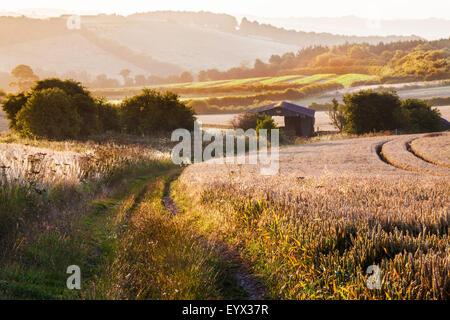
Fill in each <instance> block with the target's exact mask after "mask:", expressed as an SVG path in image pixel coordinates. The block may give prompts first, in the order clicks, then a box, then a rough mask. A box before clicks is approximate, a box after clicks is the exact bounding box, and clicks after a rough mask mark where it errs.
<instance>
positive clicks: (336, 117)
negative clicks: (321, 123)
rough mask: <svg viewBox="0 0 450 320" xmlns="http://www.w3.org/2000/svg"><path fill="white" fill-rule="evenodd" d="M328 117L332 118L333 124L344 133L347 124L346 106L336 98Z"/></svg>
mask: <svg viewBox="0 0 450 320" xmlns="http://www.w3.org/2000/svg"><path fill="white" fill-rule="evenodd" d="M328 116H329V117H330V120H331V124H332V125H334V126H335V127H336V128H338V130H339V132H342V130H343V129H344V127H345V123H346V120H345V111H344V106H343V105H342V104H340V103H339V102H338V101H337V100H336V99H335V98H333V100H332V105H331V107H330V108H329V110H328Z"/></svg>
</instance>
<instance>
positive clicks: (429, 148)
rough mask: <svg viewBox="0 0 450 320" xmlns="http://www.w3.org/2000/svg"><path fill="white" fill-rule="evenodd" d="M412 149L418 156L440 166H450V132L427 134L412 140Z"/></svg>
mask: <svg viewBox="0 0 450 320" xmlns="http://www.w3.org/2000/svg"><path fill="white" fill-rule="evenodd" d="M409 146H410V149H411V151H412V152H413V153H414V154H415V155H416V156H418V157H420V158H422V159H424V160H425V161H428V162H430V163H433V164H435V165H438V166H443V167H447V168H450V153H449V151H448V150H450V133H448V132H447V133H435V134H429V135H425V136H423V137H421V138H419V139H415V140H413V141H411V143H410V144H409Z"/></svg>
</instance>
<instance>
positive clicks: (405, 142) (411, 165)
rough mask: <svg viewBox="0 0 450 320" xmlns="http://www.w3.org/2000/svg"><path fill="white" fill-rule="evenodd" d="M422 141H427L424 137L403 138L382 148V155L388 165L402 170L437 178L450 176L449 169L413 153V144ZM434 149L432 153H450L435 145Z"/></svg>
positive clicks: (411, 136) (407, 136) (408, 136)
mask: <svg viewBox="0 0 450 320" xmlns="http://www.w3.org/2000/svg"><path fill="white" fill-rule="evenodd" d="M421 139H425V138H423V135H405V136H401V137H399V138H397V139H394V140H392V141H389V142H387V143H385V144H383V146H382V148H381V155H382V156H383V158H384V159H385V160H386V161H387V162H388V163H390V164H392V165H393V166H396V167H398V168H400V169H404V170H410V171H416V172H422V173H426V174H431V175H436V176H448V175H450V170H449V169H448V168H444V167H440V166H437V165H435V164H433V163H432V161H428V160H426V159H424V158H423V157H419V156H417V154H416V153H415V152H414V151H412V149H411V147H410V146H411V144H412V143H413V142H414V141H415V140H421ZM434 147H435V148H430V149H432V150H433V151H434V152H432V153H438V154H443V153H449V151H448V149H447V150H446V149H442V148H441V146H440V145H435V146H434Z"/></svg>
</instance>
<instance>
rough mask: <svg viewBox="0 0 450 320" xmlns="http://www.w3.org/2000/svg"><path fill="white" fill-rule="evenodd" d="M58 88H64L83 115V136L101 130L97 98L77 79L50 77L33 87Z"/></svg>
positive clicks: (79, 113)
mask: <svg viewBox="0 0 450 320" xmlns="http://www.w3.org/2000/svg"><path fill="white" fill-rule="evenodd" d="M53 88H58V89H61V90H63V91H64V92H65V93H66V94H67V95H68V96H69V97H70V99H71V102H72V106H73V108H74V109H75V111H76V112H77V114H78V115H79V116H80V117H81V120H82V121H81V130H80V132H79V134H80V136H81V137H85V136H88V135H90V134H94V133H97V132H98V131H99V123H98V110H97V106H96V104H95V100H94V99H93V98H92V97H91V94H90V92H89V91H88V90H86V88H84V87H83V85H82V84H81V83H80V82H78V81H75V80H61V79H58V78H50V79H44V80H40V81H38V82H37V83H36V85H35V86H34V87H33V89H32V90H33V92H34V91H39V90H45V89H53Z"/></svg>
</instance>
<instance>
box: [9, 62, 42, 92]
mask: <svg viewBox="0 0 450 320" xmlns="http://www.w3.org/2000/svg"><path fill="white" fill-rule="evenodd" d="M11 75H12V76H13V77H14V78H16V79H17V81H16V82H11V83H10V84H9V85H10V86H11V87H18V88H19V90H20V91H27V90H29V89H30V88H31V86H32V85H33V83H34V81H36V80H37V79H38V76H36V75H35V74H34V72H33V69H31V67H30V66H27V65H25V64H20V65H18V66H17V67H15V68H14V69H13V70H12V71H11Z"/></svg>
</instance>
